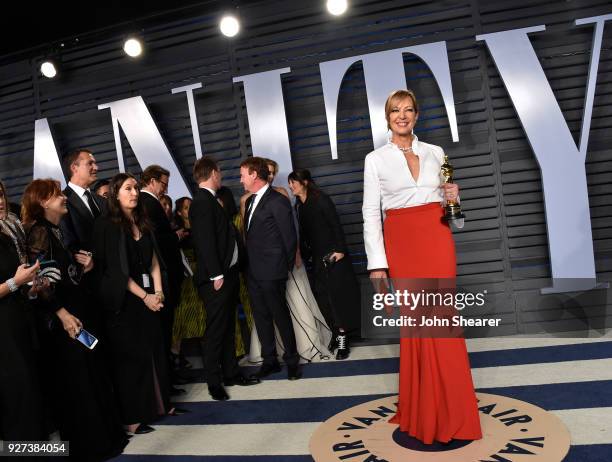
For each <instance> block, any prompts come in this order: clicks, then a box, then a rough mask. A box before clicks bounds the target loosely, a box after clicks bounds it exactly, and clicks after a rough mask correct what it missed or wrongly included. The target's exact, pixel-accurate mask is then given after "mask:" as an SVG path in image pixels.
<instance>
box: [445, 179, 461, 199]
mask: <svg viewBox="0 0 612 462" xmlns="http://www.w3.org/2000/svg"><path fill="white" fill-rule="evenodd" d="M441 187H442V190H443V191H444V200H446V201H455V202H459V186H457V184H456V183H445V184H443V185H442V186H441Z"/></svg>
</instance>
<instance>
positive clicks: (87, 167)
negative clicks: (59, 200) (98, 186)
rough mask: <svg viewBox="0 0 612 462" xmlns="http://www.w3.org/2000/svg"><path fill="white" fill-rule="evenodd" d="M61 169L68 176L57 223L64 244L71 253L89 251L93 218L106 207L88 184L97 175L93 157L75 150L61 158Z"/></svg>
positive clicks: (84, 150)
mask: <svg viewBox="0 0 612 462" xmlns="http://www.w3.org/2000/svg"><path fill="white" fill-rule="evenodd" d="M63 163H64V169H65V171H66V172H67V173H69V175H70V181H69V182H68V186H66V188H65V189H64V195H65V196H66V197H67V199H68V201H67V208H68V213H67V214H66V215H64V217H63V218H62V220H61V222H60V228H61V230H62V234H63V238H64V244H66V247H67V248H68V249H69V250H70V251H71V252H72V253H77V252H78V251H79V250H86V251H89V252H91V250H92V248H93V229H94V221H95V219H96V218H97V217H98V216H99V215H100V214H101V213H102V212H103V211H104V210H105V209H106V203H105V201H104V199H103V198H101V197H99V196H98V195H96V194H93V193H92V192H91V191H90V190H89V187H90V186H91V185H92V184H93V183H94V182H95V181H96V179H97V177H98V167H97V165H96V159H95V158H94V156H93V154H92V153H91V151H89V150H88V149H76V150H74V151H72V152H71V153H70V154H68V155H66V156H65V157H64V158H63Z"/></svg>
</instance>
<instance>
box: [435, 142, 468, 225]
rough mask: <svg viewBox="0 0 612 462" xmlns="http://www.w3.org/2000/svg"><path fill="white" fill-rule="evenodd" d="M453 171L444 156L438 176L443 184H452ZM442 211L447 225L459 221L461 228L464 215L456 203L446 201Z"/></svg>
mask: <svg viewBox="0 0 612 462" xmlns="http://www.w3.org/2000/svg"><path fill="white" fill-rule="evenodd" d="M453 171H454V169H453V166H452V165H451V164H450V162H449V161H448V156H447V155H446V154H445V155H444V163H443V164H442V165H441V166H440V174H441V175H442V178H443V181H444V184H447V183H452V182H453ZM444 209H445V211H446V213H445V215H444V218H446V220H447V221H448V222H449V223H452V222H457V221H458V220H461V226H459V227H460V228H461V227H463V219H464V218H465V215H464V214H463V213H462V212H461V206H460V205H459V204H458V203H457V202H456V201H454V200H447V201H446V206H445V207H444Z"/></svg>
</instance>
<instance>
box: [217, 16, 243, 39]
mask: <svg viewBox="0 0 612 462" xmlns="http://www.w3.org/2000/svg"><path fill="white" fill-rule="evenodd" d="M219 29H221V33H222V34H223V35H225V36H226V37H234V36H235V35H236V34H237V33H238V32H239V31H240V23H239V22H238V20H237V19H236V18H235V17H234V16H231V15H227V16H223V18H221V22H220V23H219Z"/></svg>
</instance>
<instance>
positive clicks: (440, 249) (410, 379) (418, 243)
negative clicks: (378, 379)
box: [384, 203, 482, 444]
mask: <svg viewBox="0 0 612 462" xmlns="http://www.w3.org/2000/svg"><path fill="white" fill-rule="evenodd" d="M443 215H444V212H443V208H442V207H441V206H440V204H439V203H431V204H427V205H420V206H416V207H409V208H404V209H395V210H387V212H386V219H385V223H384V230H385V248H386V253H387V262H388V264H389V275H390V277H391V278H393V279H408V278H440V279H446V280H448V279H454V278H455V276H456V258H455V244H454V242H453V237H452V234H451V231H450V228H449V226H448V225H447V224H446V223H444V222H443V221H442V217H443ZM445 282H446V283H447V281H445ZM398 284H400V285H401V284H402V282H401V281H398ZM391 422H392V423H398V424H399V425H400V429H401V430H402V431H404V432H406V433H408V434H409V435H410V436H413V437H415V438H417V439H418V440H420V441H422V442H423V443H425V444H431V443H433V442H434V441H439V442H442V443H446V442H448V441H450V440H451V439H459V440H477V439H480V438H482V431H481V428H480V419H479V416H478V408H477V401H476V395H475V393H474V385H473V382H472V375H471V372H470V363H469V359H468V355H467V349H466V346H465V340H464V339H463V338H402V339H401V340H400V379H399V403H398V411H397V414H396V415H395V416H394V417H393V418H392V419H391Z"/></svg>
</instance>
